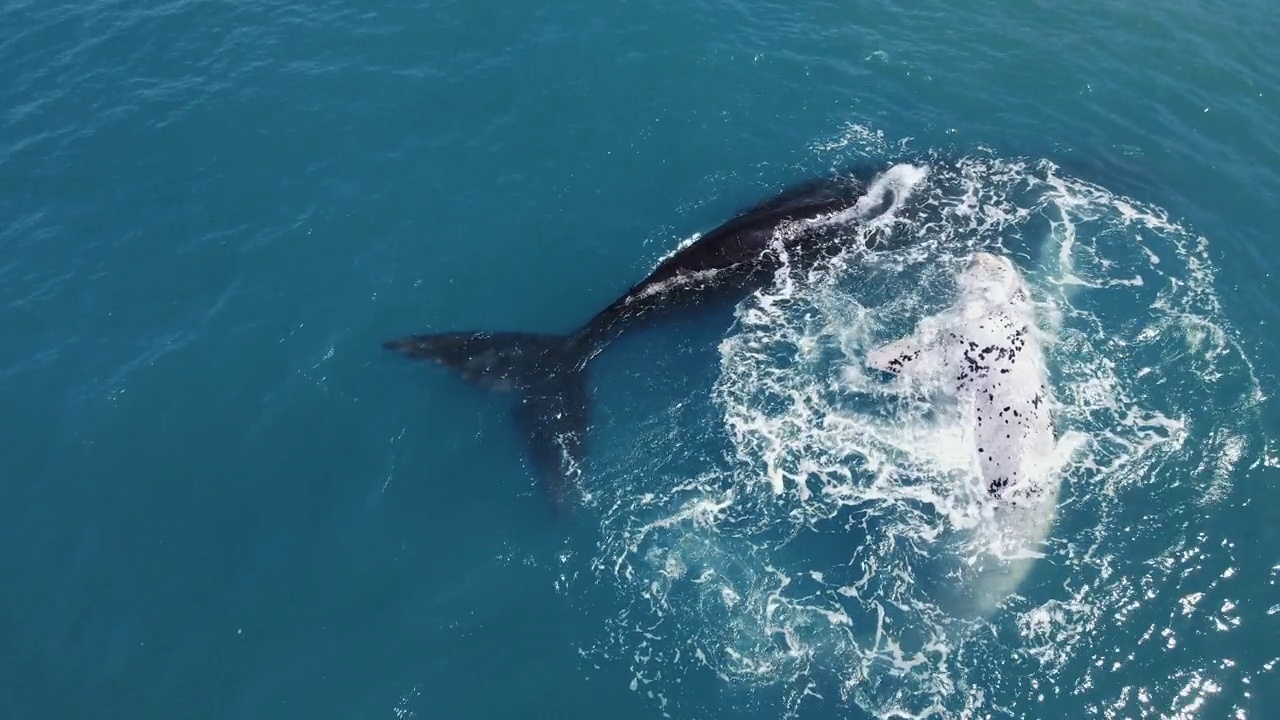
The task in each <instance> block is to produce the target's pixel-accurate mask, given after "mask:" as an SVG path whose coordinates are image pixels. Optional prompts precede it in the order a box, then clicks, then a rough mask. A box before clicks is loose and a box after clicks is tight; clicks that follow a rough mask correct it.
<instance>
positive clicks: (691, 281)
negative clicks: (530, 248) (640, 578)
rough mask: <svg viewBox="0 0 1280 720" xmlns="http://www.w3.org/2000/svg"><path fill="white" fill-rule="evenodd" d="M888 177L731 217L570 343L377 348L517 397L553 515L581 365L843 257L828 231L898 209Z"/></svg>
mask: <svg viewBox="0 0 1280 720" xmlns="http://www.w3.org/2000/svg"><path fill="white" fill-rule="evenodd" d="M899 167H903V166H899ZM906 167H910V166H906ZM892 172H893V171H892V169H890V167H889V166H888V165H885V166H881V167H879V168H876V167H863V168H858V169H854V170H850V171H847V172H844V173H840V174H835V175H832V176H830V177H824V178H819V179H816V180H810V181H807V182H804V183H802V184H799V185H796V186H793V187H790V188H788V189H786V190H784V191H783V192H781V193H780V194H778V195H776V196H774V197H772V198H770V199H768V200H766V201H764V202H761V203H759V204H757V205H755V206H752V207H750V208H748V209H747V210H744V211H742V212H740V213H738V214H737V215H735V216H734V217H732V218H731V219H729V220H728V221H726V222H724V223H723V224H721V225H720V226H718V227H716V228H715V229H713V230H711V231H710V232H708V233H707V234H706V235H703V236H702V237H700V238H698V239H697V240H696V241H695V242H693V243H691V244H689V245H687V246H685V247H682V248H680V249H679V250H677V251H676V252H675V253H674V254H672V255H671V256H669V257H667V258H666V259H664V260H663V261H662V262H661V263H660V264H659V265H658V267H657V268H655V269H654V270H653V272H651V273H650V274H649V275H648V277H646V278H645V279H644V280H641V281H640V282H639V283H638V284H636V285H635V286H633V287H632V288H631V289H630V290H628V291H627V292H626V293H625V294H624V295H622V297H619V298H618V299H617V300H615V301H614V302H613V303H611V304H610V305H609V306H608V307H606V308H604V309H603V310H601V311H600V312H598V313H596V315H595V316H594V317H592V318H591V319H590V320H589V321H588V322H587V323H586V324H585V325H583V326H582V327H581V328H580V329H579V330H577V331H576V332H574V333H571V334H569V335H550V334H538V333H521V332H488V331H479V332H474V331H472V332H443V333H428V334H423V335H410V336H407V337H401V338H397V339H395V340H389V341H387V342H385V343H383V347H384V348H386V349H388V350H394V351H396V352H399V353H402V354H404V355H406V356H408V357H410V358H413V359H417V360H430V361H433V362H436V363H439V364H441V365H445V366H447V367H450V368H452V369H453V370H454V371H456V372H457V373H458V374H460V375H461V376H462V377H463V378H465V379H467V380H469V381H471V382H474V383H476V384H478V385H481V386H483V387H486V388H489V389H492V390H502V391H513V392H515V393H517V397H516V400H515V405H514V415H515V419H516V422H517V423H518V424H519V425H520V426H521V427H522V429H523V431H524V432H525V433H526V434H527V437H528V442H529V450H530V452H531V454H532V460H533V462H534V463H535V466H536V467H537V469H538V472H539V474H540V475H542V476H543V477H544V479H545V481H546V482H547V483H548V486H549V490H550V492H551V495H552V498H553V501H554V502H555V503H556V505H557V507H558V506H559V505H560V504H561V503H562V502H564V500H565V499H566V493H567V491H568V487H569V481H570V480H571V479H572V478H573V477H574V476H575V475H576V474H577V473H579V472H580V463H581V461H582V458H583V456H584V454H585V443H586V434H587V410H588V405H589V397H588V391H587V375H586V367H587V364H588V363H589V362H590V360H591V359H592V358H593V357H595V356H596V355H597V354H598V353H599V352H600V351H601V350H603V349H604V347H605V346H606V345H607V344H608V343H609V342H610V341H611V340H612V339H614V338H616V337H617V336H618V335H619V334H620V333H622V332H624V331H625V330H627V329H630V328H633V327H635V326H636V325H638V324H640V323H641V322H642V321H646V322H647V321H652V320H654V319H657V318H660V317H663V316H665V315H667V314H668V313H669V312H670V311H671V310H673V309H675V308H680V307H685V306H689V305H693V304H697V303H703V302H706V301H708V300H711V299H728V298H732V297H734V296H737V297H741V296H743V295H745V294H746V293H747V292H749V291H751V290H752V289H755V288H759V287H762V286H764V285H766V284H768V283H769V282H770V281H771V280H772V279H773V275H774V273H775V272H776V271H777V270H779V269H780V268H782V267H783V266H784V264H786V263H790V264H791V265H792V266H797V265H799V266H801V267H803V266H805V265H808V264H811V263H814V262H816V261H820V260H821V259H823V258H828V257H831V256H834V255H835V254H836V253H838V252H840V251H841V250H843V249H846V247H847V245H845V244H843V243H842V242H841V241H840V238H839V235H840V233H838V232H833V228H835V227H837V226H838V225H840V224H841V222H858V221H859V220H865V219H867V218H870V217H875V216H877V215H879V214H880V213H882V212H884V210H885V208H887V207H889V206H890V205H892V204H893V203H895V202H897V200H898V199H899V198H898V197H897V196H896V194H895V190H896V189H895V188H894V187H893V183H892V179H893V178H892V176H891V173H892ZM896 192H899V193H900V192H901V191H900V190H896ZM846 214H847V215H849V217H845V215H846ZM780 231H781V232H780ZM888 244H890V245H892V244H895V243H888Z"/></svg>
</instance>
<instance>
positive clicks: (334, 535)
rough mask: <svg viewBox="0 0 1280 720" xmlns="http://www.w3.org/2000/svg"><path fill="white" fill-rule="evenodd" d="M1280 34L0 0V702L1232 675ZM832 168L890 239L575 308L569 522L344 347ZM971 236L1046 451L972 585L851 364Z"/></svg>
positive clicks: (612, 278)
mask: <svg viewBox="0 0 1280 720" xmlns="http://www.w3.org/2000/svg"><path fill="white" fill-rule="evenodd" d="M1278 48H1280V14H1277V13H1276V12H1275V11H1274V9H1273V8H1272V6H1271V5H1270V4H1269V3H1264V2H1261V1H1260V0H1246V1H1245V2H1240V3H1220V2H1205V3H1188V2H1173V3H1159V4H1157V3H1144V4H1138V5H1133V4H1122V3H1100V2H1085V3H1043V2H1036V3H1008V4H994V3H988V4H982V5H975V4H963V3H959V4H957V3H943V2H925V3H914V4H912V3H902V4H890V3H880V2H862V3H859V2H848V1H846V2H827V1H824V2H797V3H782V2H724V3H711V2H702V1H701V0H693V1H692V2H681V3H668V2H625V3H582V2H575V1H573V0H569V1H568V2H561V3H493V2H478V3H476V2H458V1H456V0H439V1H436V0H430V1H428V2H405V3H387V2H378V1H377V0H375V1H374V2H371V3H364V4H360V3H344V2H330V1H328V0H322V1H321V2H318V3H311V4H294V3H290V2H272V1H269V0H246V1H245V2H238V3H230V2H212V1H201V0H177V1H175V2H167V3H162V2H142V3H124V2H109V1H106V0H85V1H84V2H78V3H67V2H60V1H59V0H42V1H40V2H36V1H33V0H3V2H0V329H2V330H3V335H2V337H0V462H2V463H3V468H4V470H3V473H2V474H0V578H2V581H0V647H3V651H2V652H0V717H3V718H15V719H19V718H21V719H28V718H30V719H33V720H34V719H44V718H51V719H52V718H153V717H154V718H161V717H165V718H169V717H182V718H398V719H403V718H410V717H412V718H421V719H423V720H428V719H430V720H435V719H436V718H475V719H477V720H488V719H490V718H517V717H519V718H528V717H533V718H611V719H613V720H622V719H623V718H658V717H672V718H732V719H738V718H742V719H745V718H753V719H754V718H783V717H785V718H862V717H948V718H950V717H1001V718H1003V717H1027V718H1057V717H1134V718H1136V717H1185V718H1191V717H1196V718H1227V717H1233V718H1236V717H1238V718H1246V717H1248V718H1265V717H1271V716H1273V714H1274V713H1275V712H1276V707H1277V704H1278V703H1280V668H1276V664H1277V663H1280V617H1277V615H1280V588H1278V587H1277V582H1280V550H1278V549H1277V548H1280V509H1277V506H1278V505H1280V486H1278V482H1280V445H1277V442H1278V440H1280V405H1277V400H1276V399H1275V398H1274V397H1273V396H1274V393H1275V389H1276V376H1277V372H1278V371H1280V364H1278V363H1280V361H1278V360H1277V359H1276V358H1277V357H1280V336H1278V335H1277V329H1280V260H1277V256H1276V250H1277V247H1280V246H1278V245H1277V242H1276V237H1275V233H1276V220H1277V215H1278V213H1280V49H1278ZM864 162H870V163H876V164H878V165H882V166H886V167H887V166H888V165H890V164H893V163H903V164H909V167H907V168H906V170H910V171H911V172H914V173H917V175H916V176H921V175H919V174H920V173H923V175H922V176H923V177H924V178H925V179H924V180H922V181H921V184H919V185H918V186H914V187H913V190H912V192H913V193H915V195H914V197H915V198H917V199H922V200H924V201H925V202H926V204H927V205H928V206H929V207H931V208H933V210H934V211H935V212H934V213H933V214H932V215H931V216H930V217H931V218H932V220H931V221H929V222H923V221H921V222H916V221H914V220H912V219H910V218H903V219H902V221H901V226H900V227H899V230H901V231H903V232H909V233H915V234H916V235H918V236H919V239H920V243H919V244H918V245H916V246H914V247H915V248H916V249H915V250H914V251H912V252H905V253H901V254H897V255H893V256H891V257H887V258H882V259H877V260H874V261H873V260H865V262H864V260H863V259H860V258H859V257H858V256H856V255H855V256H850V257H849V258H846V260H847V263H846V264H845V265H842V266H840V267H833V268H831V269H830V270H829V271H828V272H827V273H826V274H825V275H822V276H821V277H813V278H799V279H797V278H789V277H780V278H779V279H778V282H777V283H775V284H774V285H773V286H771V287H767V288H764V289H763V290H762V292H761V293H760V294H759V295H756V296H753V297H750V298H748V299H746V300H744V301H742V302H741V303H739V304H738V305H737V306H731V307H724V308H717V309H710V310H708V311H707V312H699V313H696V314H694V315H691V316H689V317H686V318H683V319H681V320H679V321H675V322H672V323H668V324H665V325H661V326H658V327H655V328H653V329H652V330H647V331H644V332H639V333H635V334H633V335H629V336H625V337H624V338H623V339H622V340H620V341H619V342H617V343H616V344H615V345H614V346H612V347H610V348H609V349H608V350H607V351H606V352H605V353H603V354H602V355H601V356H600V358H598V360H597V361H596V363H595V365H594V366H593V368H592V375H591V388H592V393H593V395H594V401H593V405H592V431H591V432H592V435H591V438H592V439H591V453H590V457H589V460H588V463H587V466H586V468H585V470H584V475H583V480H582V482H583V487H582V488H581V493H580V495H579V498H578V500H577V501H576V503H575V504H574V506H573V507H572V508H571V511H570V512H569V513H567V514H566V515H563V516H559V517H557V516H555V515H553V514H552V513H551V512H550V511H549V507H548V503H547V499H546V496H545V494H544V492H543V489H542V487H541V486H540V485H539V482H538V480H537V478H536V477H535V475H534V474H533V472H532V470H531V469H530V467H529V466H528V463H527V461H526V455H527V454H526V451H525V448H524V445H523V442H522V439H521V438H520V437H519V436H518V435H517V433H516V432H515V431H514V429H513V425H512V423H511V422H510V417H509V413H508V404H507V400H506V399H505V398H503V397H500V396H497V395H489V394H486V393H485V392H483V391H480V390H478V389H476V388H474V387H472V386H469V385H466V384H464V383H462V382H461V381H459V380H458V379H457V378H456V377H453V376H451V375H449V374H448V373H446V372H445V371H443V370H440V369H438V368H431V367H425V366H421V365H414V364H411V363H408V362H405V361H403V360H402V359H401V358H397V357H394V356H392V355H390V354H389V353H386V352H385V351H383V350H382V349H381V348H380V343H381V342H382V341H384V340H386V339H388V338H392V337H396V336H399V335H404V334H408V333H414V332H426V331H432V330H453V329H460V330H470V329H507V330H531V331H546V332H566V331H569V330H571V329H573V328H574V327H576V326H578V325H579V324H580V323H582V322H583V321H585V320H586V319H587V318H588V317H590V316H591V314H592V313H594V312H595V311H596V310H598V309H600V308H602V307H604V306H605V305H607V304H608V303H609V302H611V301H612V300H613V299H614V298H615V297H617V296H618V295H619V294H621V293H622V292H624V291H625V290H626V289H627V287H628V286H630V285H631V284H632V283H634V282H635V281H637V280H638V279H640V278H641V277H643V276H644V275H645V274H646V273H647V272H648V271H649V270H650V269H651V268H652V267H653V265H654V264H655V263H656V262H657V260H658V259H659V258H661V257H663V256H664V255H665V254H666V253H668V252H670V251H671V250H672V249H674V248H675V247H676V246H677V245H678V244H679V243H680V242H682V241H683V240H685V239H687V238H690V237H692V236H693V235H694V234H695V233H697V232H701V231H706V230H708V229H710V228H711V227H713V226H714V225H715V224H717V223H719V222H720V221H722V220H724V219H725V218H727V217H728V216H729V215H731V214H732V213H734V212H736V211H738V210H740V209H742V208H744V207H746V206H748V205H750V204H751V203H753V202H755V201H757V200H759V199H762V198H764V197H767V196H768V195H769V194H771V193H773V192H776V191H777V190H779V189H781V188H782V187H784V186H786V185H788V184H790V183H793V182H796V181H799V180H803V179H806V178H808V177H811V176H814V175H821V174H825V173H828V172H830V171H831V170H832V169H839V168H845V167H849V166H853V165H857V164H859V163H864ZM900 169H902V168H900ZM977 247H986V248H993V247H999V248H1003V249H1004V250H1005V251H1007V252H1008V253H1010V254H1012V255H1013V256H1014V257H1015V259H1016V260H1017V262H1018V264H1019V267H1021V268H1022V270H1023V272H1024V273H1025V274H1026V276H1027V279H1028V282H1029V283H1030V284H1031V286H1032V287H1033V289H1034V293H1033V294H1034V295H1035V296H1036V298H1037V301H1038V302H1039V304H1040V306H1041V307H1042V309H1043V310H1044V317H1045V318H1046V319H1045V327H1046V328H1047V330H1046V333H1047V336H1048V337H1049V338H1050V339H1051V340H1052V342H1051V343H1050V344H1049V345H1048V346H1047V354H1046V358H1047V360H1046V362H1047V365H1048V367H1049V369H1050V371H1051V377H1052V384H1053V390H1054V393H1055V395H1056V396H1057V398H1058V401H1059V402H1060V403H1061V410H1060V413H1059V424H1060V429H1061V430H1062V432H1063V433H1064V437H1066V438H1069V439H1070V440H1071V442H1072V443H1073V444H1074V445H1073V447H1074V451H1073V454H1072V456H1071V461H1070V463H1068V465H1067V468H1066V470H1065V471H1064V484H1063V490H1062V496H1061V506H1060V508H1059V511H1058V517H1057V522H1056V525H1055V527H1054V530H1053V534H1052V535H1051V537H1050V538H1049V540H1048V543H1047V545H1046V547H1045V553H1044V557H1043V558H1040V559H1039V560H1038V561H1037V562H1036V563H1035V564H1034V567H1033V569H1032V571H1031V573H1030V574H1029V575H1028V576H1027V578H1026V579H1025V581H1024V582H1023V583H1022V585H1021V586H1020V587H1019V588H1018V591H1017V594H1016V595H1014V596H1013V597H1011V598H1010V599H1009V600H1008V601H1007V602H1006V603H1005V604H1004V605H1003V606H1002V607H1001V608H1000V609H999V610H998V611H997V612H995V613H994V614H991V615H989V616H982V617H977V618H975V617H970V616H961V615H959V614H956V613H952V612H950V611H949V610H948V609H947V607H948V606H946V605H945V603H943V602H942V601H940V600H939V599H938V598H940V597H943V596H944V595H946V594H947V593H948V592H951V593H954V592H956V591H962V590H963V589H964V588H965V587H967V586H966V583H967V582H968V580H967V578H968V576H967V575H965V574H964V572H963V566H964V559H965V557H966V555H965V551H964V546H963V541H962V537H963V536H964V533H965V530H966V528H967V527H971V525H972V522H973V521H974V519H975V516H974V515H973V513H972V512H971V508H967V507H966V506H964V504H963V502H961V501H960V500H957V499H956V498H954V497H952V496H950V495H948V490H947V489H946V488H947V484H946V483H945V482H941V481H940V478H942V475H945V473H943V474H942V475H939V474H938V473H936V472H935V473H933V474H932V475H931V474H930V472H929V471H927V468H929V467H934V468H935V469H936V466H938V465H939V464H941V465H943V466H945V465H946V461H947V459H948V457H950V456H949V455H948V453H949V451H950V449H953V446H954V437H953V434H952V432H951V431H952V430H953V429H954V428H950V427H948V426H947V425H946V422H945V421H943V420H937V419H936V418H935V419H934V420H928V419H927V417H926V415H927V414H925V415H917V416H911V413H910V412H905V415H906V416H909V417H914V418H915V419H914V420H911V419H908V420H902V417H903V416H904V413H896V412H895V411H894V409H893V407H891V406H893V405H894V402H893V401H892V400H891V399H889V398H887V397H885V396H884V395H883V394H882V393H881V389H880V386H879V385H877V383H878V382H879V381H876V380H875V379H874V378H869V377H867V376H866V375H865V374H864V373H861V372H860V371H859V370H858V367H859V364H858V363H859V359H860V358H861V357H862V356H863V355H864V353H865V352H866V350H867V349H868V348H869V347H871V346H872V345H874V344H876V343H879V342H883V341H884V340H885V339H886V338H888V337H889V336H890V335H892V334H893V333H894V332H898V331H901V330H903V329H904V328H905V327H909V325H910V324H911V323H912V322H914V320H915V319H917V318H918V317H919V316H920V315H921V314H922V313H924V312H926V311H929V310H931V309H935V308H936V307H937V306H939V305H940V304H942V303H944V302H945V301H946V297H947V296H946V293H947V292H949V291H948V289H947V288H948V287H949V286H948V285H947V282H948V277H950V275H951V274H952V271H953V270H954V268H955V267H958V265H957V263H959V262H961V260H962V258H963V257H964V256H965V255H966V254H967V253H968V252H970V251H971V250H972V249H974V248H977ZM793 281H794V282H793ZM917 409H918V408H917ZM928 417H932V416H928ZM895 418H896V419H895ZM931 463H932V465H931ZM922 468H925V469H922ZM775 483H776V486H777V487H779V488H781V490H782V492H781V493H775V492H774V487H775ZM920 488H924V489H925V491H921V490H920Z"/></svg>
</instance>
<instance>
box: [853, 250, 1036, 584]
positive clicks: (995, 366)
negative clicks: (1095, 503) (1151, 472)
mask: <svg viewBox="0 0 1280 720" xmlns="http://www.w3.org/2000/svg"><path fill="white" fill-rule="evenodd" d="M958 285H959V292H958V294H957V298H956V300H955V301H954V303H953V304H952V305H951V306H950V307H948V308H947V309H945V310H944V311H942V312H940V313H937V314H935V315H932V316H929V317H926V318H924V319H922V320H920V321H919V322H918V323H917V325H916V328H915V331H914V332H913V333H912V334H911V335H909V336H907V337H904V338H901V339H898V340H895V341H893V342H890V343H888V344H887V345H883V346H881V347H878V348H875V349H874V350H872V351H871V352H869V353H868V354H867V357H866V360H865V362H866V364H867V365H868V366H869V367H872V368H875V369H877V370H881V371H883V372H886V373H890V374H892V375H895V376H898V377H900V378H902V379H904V380H907V381H911V380H919V381H926V380H932V381H933V383H932V384H933V385H934V386H936V387H940V388H941V389H942V391H943V392H945V393H948V394H950V395H952V396H953V397H955V398H956V399H958V400H959V401H960V402H959V405H960V407H961V408H962V409H963V411H964V412H965V415H966V417H967V419H968V424H969V427H968V428H967V430H968V433H967V435H968V436H969V437H971V438H972V444H973V447H972V452H973V460H974V466H975V467H976V469H977V470H978V476H979V480H980V482H981V485H982V487H981V492H982V493H983V494H984V495H985V500H986V502H985V503H984V505H985V509H986V510H987V511H988V516H989V519H990V520H991V521H992V522H990V523H988V524H987V526H986V528H985V529H986V530H994V532H993V533H990V534H989V535H988V537H989V538H990V543H989V544H990V550H991V551H992V552H991V554H992V555H995V556H997V557H998V560H999V562H995V563H990V567H989V568H988V571H989V573H990V574H991V575H992V576H993V577H996V576H998V578H997V579H994V580H993V581H992V582H989V583H987V587H986V588H985V589H984V592H985V593H986V594H987V595H989V596H990V597H991V598H993V599H998V597H1000V596H1003V595H1006V594H1008V593H1009V592H1011V591H1012V590H1013V589H1015V588H1016V587H1017V586H1018V585H1019V584H1020V583H1021V581H1022V579H1023V577H1024V576H1025V575H1026V573H1027V572H1028V571H1029V570H1030V560H1031V558H1033V557H1035V556H1036V555H1037V553H1038V550H1037V547H1038V546H1039V545H1040V544H1041V543H1043V542H1044V540H1045V539H1046V538H1047V537H1048V535H1049V533H1050V531H1051V530H1052V526H1053V523H1054V518H1055V515H1056V508H1057V501H1058V495H1059V487H1060V473H1059V472H1058V471H1059V465H1058V460H1057V441H1056V433H1055V430H1054V418H1053V398H1052V395H1051V394H1050V391H1049V382H1048V377H1047V371H1046V369H1045V362H1044V352H1043V348H1042V346H1041V343H1040V341H1039V339H1038V333H1037V328H1036V324H1035V317H1034V306H1033V304H1032V300H1031V295H1030V292H1029V289H1028V287H1027V285H1026V283H1025V281H1024V280H1023V278H1022V277H1021V275H1020V274H1019V273H1018V271H1017V269H1016V267H1015V266H1014V264H1013V262H1012V261H1010V260H1009V259H1008V258H1006V257H1001V256H996V255H993V254H990V253H985V252H979V253H976V254H975V255H974V256H973V257H972V259H971V261H970V262H969V264H968V267H966V268H965V270H964V271H963V272H961V274H960V277H959V281H958ZM939 381H940V382H939ZM1008 560H1012V562H1011V563H1010V562H1005V561H1008Z"/></svg>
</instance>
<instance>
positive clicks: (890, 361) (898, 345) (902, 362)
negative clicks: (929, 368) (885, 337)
mask: <svg viewBox="0 0 1280 720" xmlns="http://www.w3.org/2000/svg"><path fill="white" fill-rule="evenodd" d="M937 355H938V347H937V345H935V344H933V343H931V342H929V341H928V339H927V338H926V337H925V336H924V335H921V334H919V333H917V334H914V335H908V336H906V337H904V338H899V339H897V340H894V341H892V342H890V343H886V344H884V345H881V346H880V347H878V348H875V349H874V350H872V351H871V352H869V353H867V359H866V364H867V366H868V367H871V368H875V369H876V370H879V371H881V372H886V373H890V374H891V375H904V374H910V373H911V371H912V370H913V369H915V368H918V367H921V366H924V365H926V364H928V363H932V362H935V361H936V360H937V359H938V358H937V357H936V356H937Z"/></svg>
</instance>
